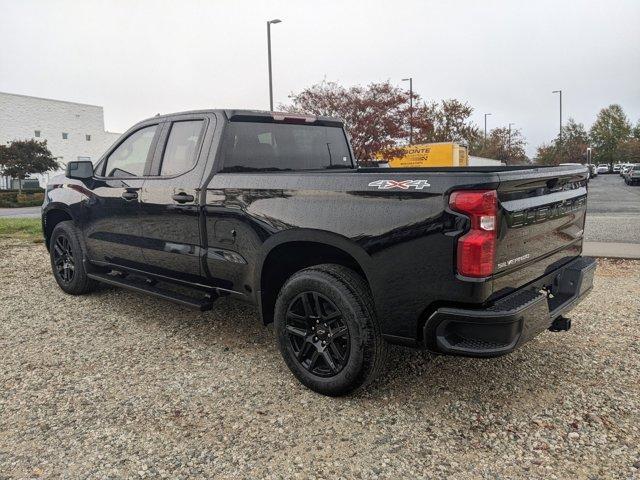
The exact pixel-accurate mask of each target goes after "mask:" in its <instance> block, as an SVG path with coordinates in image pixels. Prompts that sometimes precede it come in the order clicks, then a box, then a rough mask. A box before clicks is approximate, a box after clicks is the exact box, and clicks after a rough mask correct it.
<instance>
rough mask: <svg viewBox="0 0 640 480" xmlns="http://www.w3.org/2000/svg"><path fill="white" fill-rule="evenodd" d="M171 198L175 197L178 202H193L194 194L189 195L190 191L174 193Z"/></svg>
mask: <svg viewBox="0 0 640 480" xmlns="http://www.w3.org/2000/svg"><path fill="white" fill-rule="evenodd" d="M171 198H173V199H174V200H175V201H176V202H178V203H187V202H193V195H189V194H188V193H184V192H180V193H176V194H175V195H172V196H171Z"/></svg>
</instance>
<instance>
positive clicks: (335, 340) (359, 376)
mask: <svg viewBox="0 0 640 480" xmlns="http://www.w3.org/2000/svg"><path fill="white" fill-rule="evenodd" d="M275 329H276V334H277V338H278V344H279V347H280V352H281V353H282V356H283V358H284V360H285V362H286V364H287V366H288V367H289V369H290V370H291V371H292V372H293V374H294V375H295V376H296V378H297V379H298V380H299V381H300V382H301V383H302V384H304V385H305V386H307V387H308V388H310V389H312V390H314V391H316V392H318V393H322V394H324V395H330V396H338V395H344V394H347V393H350V392H352V391H354V390H356V389H358V388H361V387H363V386H364V385H366V384H368V383H369V382H371V381H372V380H373V379H374V378H375V377H376V376H377V375H378V373H379V372H380V370H381V369H382V367H383V365H384V362H385V358H386V351H387V346H386V343H385V341H384V340H383V339H382V335H381V333H380V327H379V326H378V322H377V320H376V318H375V313H374V309H373V301H372V298H371V293H370V292H369V289H368V287H367V285H366V283H365V282H364V280H363V279H362V277H360V276H359V275H358V274H356V273H355V272H354V271H352V270H350V269H348V268H346V267H343V266H341V265H332V264H326V265H319V266H315V267H311V268H307V269H304V270H301V271H299V272H297V273H296V274H294V275H293V276H292V277H291V278H290V279H289V280H288V281H287V282H286V283H285V285H284V286H283V287H282V290H281V291H280V294H279V295H278V299H277V300H276V309H275Z"/></svg>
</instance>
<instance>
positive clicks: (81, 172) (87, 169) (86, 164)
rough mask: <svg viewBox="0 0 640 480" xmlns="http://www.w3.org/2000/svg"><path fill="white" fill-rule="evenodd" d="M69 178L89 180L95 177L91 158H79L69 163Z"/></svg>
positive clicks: (67, 173) (67, 172) (67, 174)
mask: <svg viewBox="0 0 640 480" xmlns="http://www.w3.org/2000/svg"><path fill="white" fill-rule="evenodd" d="M66 176H67V178H74V179H76V180H87V179H88V178H92V177H93V163H91V162H90V161H89V160H78V161H73V162H69V163H67V171H66Z"/></svg>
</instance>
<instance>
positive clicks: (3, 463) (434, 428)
mask: <svg viewBox="0 0 640 480" xmlns="http://www.w3.org/2000/svg"><path fill="white" fill-rule="evenodd" d="M0 287H1V288H0V305H2V308H1V309H0V352H1V355H0V372H1V374H0V412H1V414H0V477H2V478H59V477H63V478H133V477H136V478H159V477H162V478H261V479H262V478H265V479H271V478H274V479H275V478H279V479H281V478H324V479H327V478H343V479H351V478H361V479H373V478H376V479H398V478H411V479H426V478H509V479H519V478H523V479H524V478H526V479H530V478H537V479H543V478H544V479H547V478H556V479H565V478H584V479H587V478H603V479H604V478H625V479H629V478H638V477H639V476H640V382H638V371H639V370H640V341H639V339H640V326H639V323H638V320H639V316H640V262H629V261H609V260H600V261H599V266H598V270H597V274H596V278H595V287H594V290H593V292H592V293H591V294H590V296H589V297H587V299H586V300H585V301H584V302H583V303H581V304H580V305H579V306H578V307H577V308H576V309H575V310H573V311H572V312H571V315H570V316H571V318H572V319H573V328H572V329H571V330H570V331H569V332H564V333H549V332H546V333H543V334H542V335H540V336H539V337H537V338H536V339H535V340H533V341H532V342H531V343H529V344H527V345H525V346H524V347H523V348H522V349H520V350H518V351H516V352H514V353H512V354H510V355H507V356H504V357H500V358H494V359H482V360H479V359H471V358H456V357H436V356H432V355H430V354H428V353H426V352H421V351H414V350H408V349H403V348H394V349H393V350H392V351H391V356H390V359H389V364H388V368H387V370H386V372H385V373H384V375H383V376H382V378H380V379H379V381H377V382H375V383H374V384H373V385H372V386H370V387H369V388H368V389H367V390H365V391H363V392H361V393H359V394H357V395H355V396H352V397H347V398H337V399H332V398H327V397H322V396H320V395H317V394H314V393H312V392H310V391H309V390H306V389H305V388H304V387H302V386H301V385H300V384H299V383H298V382H297V381H296V380H295V379H294V378H293V376H292V375H291V374H290V373H289V371H288V370H287V369H286V367H285V365H284V362H283V361H282V360H281V357H280V355H279V353H278V349H277V347H276V345H275V339H274V335H273V329H272V328H270V327H267V328H265V327H263V326H262V325H261V323H260V320H259V318H258V316H257V314H256V311H255V310H254V309H253V308H250V307H248V306H246V305H243V304H240V303H234V302H231V301H228V300H221V301H219V302H217V303H216V304H215V305H214V309H213V311H211V312H206V313H201V312H194V311H191V310H187V309H184V308H182V307H179V306H176V305H174V304H171V303H167V302H164V301H161V300H157V299H153V298H150V297H146V296H142V295H140V294H135V293H132V292H128V291H125V290H119V289H111V288H102V289H100V290H99V291H97V292H95V293H93V294H91V295H86V296H79V297H77V296H69V295H65V294H64V293H63V292H62V291H61V290H60V289H58V288H57V286H56V284H55V282H54V280H53V278H52V277H51V274H50V271H49V265H48V260H47V256H46V250H45V249H44V247H43V246H41V245H40V246H33V245H29V244H26V243H21V242H19V241H17V240H5V241H2V242H0Z"/></svg>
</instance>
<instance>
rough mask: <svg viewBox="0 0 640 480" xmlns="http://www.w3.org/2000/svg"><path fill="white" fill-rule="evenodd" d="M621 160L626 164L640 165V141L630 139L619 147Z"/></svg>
mask: <svg viewBox="0 0 640 480" xmlns="http://www.w3.org/2000/svg"><path fill="white" fill-rule="evenodd" d="M618 153H619V155H620V160H621V161H622V162H625V163H640V139H638V138H635V137H633V138H629V139H627V140H623V141H622V142H620V144H619V145H618Z"/></svg>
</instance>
